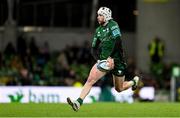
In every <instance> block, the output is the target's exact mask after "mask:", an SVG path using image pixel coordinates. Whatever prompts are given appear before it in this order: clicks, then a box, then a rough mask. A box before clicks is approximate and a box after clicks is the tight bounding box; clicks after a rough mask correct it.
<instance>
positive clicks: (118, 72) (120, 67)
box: [110, 60, 127, 77]
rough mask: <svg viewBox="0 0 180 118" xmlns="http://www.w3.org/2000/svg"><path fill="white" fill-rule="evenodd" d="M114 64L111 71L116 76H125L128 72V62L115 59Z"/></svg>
mask: <svg viewBox="0 0 180 118" xmlns="http://www.w3.org/2000/svg"><path fill="white" fill-rule="evenodd" d="M114 64H115V65H114V69H113V70H111V71H110V72H111V73H112V74H113V75H115V76H119V77H122V76H124V75H125V72H126V67H127V64H126V63H124V62H122V61H120V60H116V61H114Z"/></svg>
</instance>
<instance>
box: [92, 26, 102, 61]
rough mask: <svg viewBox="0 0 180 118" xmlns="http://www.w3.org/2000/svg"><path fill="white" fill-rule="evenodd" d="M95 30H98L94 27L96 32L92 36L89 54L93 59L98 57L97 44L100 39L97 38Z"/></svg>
mask: <svg viewBox="0 0 180 118" xmlns="http://www.w3.org/2000/svg"><path fill="white" fill-rule="evenodd" d="M97 32H98V28H97V29H96V32H95V34H94V36H93V41H92V48H91V54H92V56H93V57H94V59H95V60H98V59H99V53H98V52H99V51H98V46H99V43H100V40H99V39H98V36H97Z"/></svg>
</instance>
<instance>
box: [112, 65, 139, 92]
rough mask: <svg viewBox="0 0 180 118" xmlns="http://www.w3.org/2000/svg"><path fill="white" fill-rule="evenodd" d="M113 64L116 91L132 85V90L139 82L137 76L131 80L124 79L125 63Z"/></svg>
mask: <svg viewBox="0 0 180 118" xmlns="http://www.w3.org/2000/svg"><path fill="white" fill-rule="evenodd" d="M115 64H116V65H115V68H114V69H113V70H112V74H113V82H114V86H115V89H116V91H118V92H121V91H123V90H126V89H128V88H130V87H132V90H135V89H136V88H137V85H138V82H139V77H138V76H135V77H134V78H133V79H132V80H131V81H125V72H126V64H125V63H121V62H116V63H115Z"/></svg>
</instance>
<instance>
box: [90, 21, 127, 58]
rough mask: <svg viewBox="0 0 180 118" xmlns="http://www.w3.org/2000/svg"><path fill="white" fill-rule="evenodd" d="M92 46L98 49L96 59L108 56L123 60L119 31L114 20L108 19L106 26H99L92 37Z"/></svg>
mask: <svg viewBox="0 0 180 118" xmlns="http://www.w3.org/2000/svg"><path fill="white" fill-rule="evenodd" d="M92 48H94V49H96V50H97V51H98V59H100V60H102V59H107V58H108V57H109V56H110V57H112V58H114V59H115V61H116V60H119V61H123V60H124V59H123V49H122V43H121V32H120V29H119V26H118V24H117V23H116V22H115V21H114V20H109V22H108V24H107V25H106V26H99V27H98V28H97V29H96V32H95V35H94V37H93V42H92Z"/></svg>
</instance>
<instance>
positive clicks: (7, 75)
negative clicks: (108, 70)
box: [0, 0, 180, 101]
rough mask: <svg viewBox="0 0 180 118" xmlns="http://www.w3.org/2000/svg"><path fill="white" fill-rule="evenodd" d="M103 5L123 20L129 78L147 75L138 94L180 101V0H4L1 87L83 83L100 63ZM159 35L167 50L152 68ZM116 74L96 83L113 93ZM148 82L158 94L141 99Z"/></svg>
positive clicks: (1, 7)
mask: <svg viewBox="0 0 180 118" xmlns="http://www.w3.org/2000/svg"><path fill="white" fill-rule="evenodd" d="M100 6H107V7H109V8H111V10H112V13H113V15H112V16H113V19H114V20H116V21H117V22H118V23H119V26H120V29H121V32H122V35H123V36H122V39H123V46H124V49H125V52H126V53H125V54H126V59H127V63H128V70H127V72H128V74H127V77H130V78H131V77H132V76H133V75H134V74H139V75H140V76H141V78H142V81H141V83H140V87H139V89H138V91H136V92H135V93H134V95H133V98H134V99H135V100H137V101H180V97H179V96H180V82H179V80H180V78H179V73H180V72H179V63H180V53H179V50H180V47H179V44H180V33H179V31H180V15H179V11H180V1H179V0H0V87H1V86H6V87H9V86H17V87H19V86H59V87H62V86H66V87H72V86H82V85H83V84H84V82H85V81H86V77H87V75H88V72H89V69H90V67H91V66H92V64H93V63H94V62H95V60H94V59H93V58H92V56H91V54H90V46H91V39H92V35H93V33H94V30H95V27H96V26H97V25H98V24H97V22H96V11H97V9H98V8H99V7H100ZM157 37H158V38H159V39H160V40H161V41H162V42H163V43H164V46H165V50H164V51H165V54H164V57H163V60H161V61H160V62H159V63H158V64H157V65H155V66H153V67H152V65H151V63H150V57H149V50H148V46H149V44H150V42H151V41H152V39H154V38H157ZM174 69H175V70H174ZM110 78H111V76H109V75H107V76H106V78H105V79H101V80H100V81H98V82H97V83H96V84H95V86H98V87H101V88H106V89H107V92H108V87H112V79H110ZM143 87H151V88H153V89H154V90H155V93H154V94H155V97H154V98H153V99H143V98H141V97H140V96H139V91H140V90H141V88H143ZM106 97H107V96H105V98H106ZM103 100H104V99H103ZM109 100H110V101H111V100H112V101H113V99H105V101H109Z"/></svg>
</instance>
